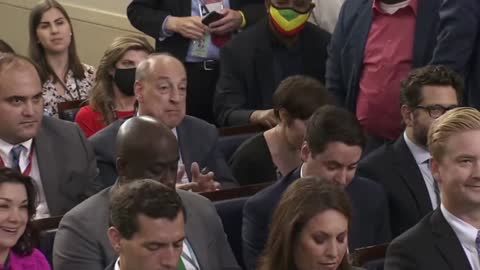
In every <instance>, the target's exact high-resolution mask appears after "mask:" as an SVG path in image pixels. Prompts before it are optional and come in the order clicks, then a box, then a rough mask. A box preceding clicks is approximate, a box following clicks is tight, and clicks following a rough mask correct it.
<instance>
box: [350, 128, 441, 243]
mask: <svg viewBox="0 0 480 270" xmlns="http://www.w3.org/2000/svg"><path fill="white" fill-rule="evenodd" d="M357 175H358V176H361V177H365V178H368V179H372V180H373V181H375V182H377V183H380V184H382V186H383V187H384V188H385V190H386V192H387V198H388V205H389V209H390V211H389V212H390V222H391V228H392V236H393V237H396V236H398V235H400V234H401V233H403V232H404V231H406V230H407V229H409V228H410V227H412V226H414V225H415V224H417V222H418V221H419V220H420V219H422V218H423V217H424V216H425V215H426V214H428V213H429V212H431V211H432V203H431V201H430V196H429V194H428V190H427V186H426V185H425V181H424V180H423V176H422V173H421V172H420V169H419V167H418V165H417V162H416V161H415V158H414V157H413V155H412V153H411V152H410V149H409V148H408V146H407V144H406V142H405V139H404V137H403V135H401V136H400V137H399V138H398V139H397V140H396V141H395V142H394V143H390V144H385V145H383V146H382V147H380V148H379V149H377V150H375V151H374V152H372V153H371V154H369V155H368V156H366V157H365V158H364V159H363V160H362V161H360V163H359V165H358V169H357Z"/></svg>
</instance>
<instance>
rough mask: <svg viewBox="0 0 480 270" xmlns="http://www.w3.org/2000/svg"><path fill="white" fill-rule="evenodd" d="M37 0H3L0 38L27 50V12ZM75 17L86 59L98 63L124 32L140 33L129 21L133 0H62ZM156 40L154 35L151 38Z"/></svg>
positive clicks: (1, 0)
mask: <svg viewBox="0 0 480 270" xmlns="http://www.w3.org/2000/svg"><path fill="white" fill-rule="evenodd" d="M37 2H38V1H37V0H0V38H1V39H4V40H5V41H7V42H8V43H9V44H10V45H12V47H13V48H14V49H15V50H16V51H17V52H18V53H21V54H27V48H28V16H29V13H30V9H31V8H32V7H33V6H34V5H35V4H36V3H37ZM59 2H61V3H62V5H63V6H64V7H65V9H66V10H67V12H68V14H69V15H70V17H71V19H72V24H73V29H74V31H75V36H76V41H77V48H78V53H79V55H80V58H81V59H82V61H83V62H84V63H87V64H90V65H93V66H97V64H98V61H99V59H100V58H101V56H102V55H103V52H104V51H105V48H106V47H107V46H108V44H110V43H111V41H112V40H113V39H114V38H115V37H117V36H121V35H127V34H139V32H138V31H136V30H135V29H134V28H133V27H132V26H131V25H130V23H129V22H128V19H127V17H126V15H125V10H126V7H127V5H128V3H129V2H130V0H63V1H62V0H60V1H59ZM150 40H151V42H152V44H153V39H150Z"/></svg>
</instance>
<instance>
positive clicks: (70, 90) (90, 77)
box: [43, 64, 95, 117]
mask: <svg viewBox="0 0 480 270" xmlns="http://www.w3.org/2000/svg"><path fill="white" fill-rule="evenodd" d="M83 68H84V69H85V78H84V79H81V80H78V79H75V78H73V71H71V70H69V71H68V73H67V80H66V82H65V86H66V87H67V90H65V94H64V95H60V94H59V93H58V91H57V89H56V88H55V84H54V83H53V80H52V79H48V80H47V81H46V82H45V83H44V84H43V102H44V105H45V106H44V109H43V110H44V115H48V116H53V117H58V109H57V104H58V103H62V102H65V101H73V100H82V99H87V98H88V97H89V95H90V90H91V89H92V86H93V84H94V81H95V68H94V67H92V66H89V65H86V64H83Z"/></svg>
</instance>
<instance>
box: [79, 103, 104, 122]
mask: <svg viewBox="0 0 480 270" xmlns="http://www.w3.org/2000/svg"><path fill="white" fill-rule="evenodd" d="M98 116H100V113H98V112H96V111H94V110H93V108H92V106H90V105H86V106H83V107H81V108H80V110H78V113H77V115H76V116H75V121H77V119H81V120H87V119H92V120H93V119H95V120H96V119H97V117H98Z"/></svg>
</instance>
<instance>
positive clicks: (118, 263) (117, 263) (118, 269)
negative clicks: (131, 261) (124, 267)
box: [113, 257, 120, 270]
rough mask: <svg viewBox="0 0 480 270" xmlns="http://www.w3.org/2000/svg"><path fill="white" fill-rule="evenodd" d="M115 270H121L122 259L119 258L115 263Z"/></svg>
mask: <svg viewBox="0 0 480 270" xmlns="http://www.w3.org/2000/svg"><path fill="white" fill-rule="evenodd" d="M113 269H114V270H120V257H118V258H117V260H116V261H115V265H114V266H113Z"/></svg>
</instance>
